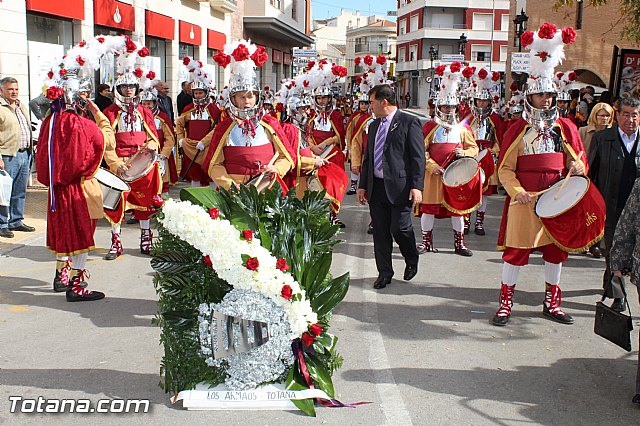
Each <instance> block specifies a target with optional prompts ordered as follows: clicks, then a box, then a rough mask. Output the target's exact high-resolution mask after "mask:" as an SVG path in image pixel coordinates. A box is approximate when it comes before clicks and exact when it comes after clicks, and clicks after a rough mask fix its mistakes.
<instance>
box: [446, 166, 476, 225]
mask: <svg viewBox="0 0 640 426" xmlns="http://www.w3.org/2000/svg"><path fill="white" fill-rule="evenodd" d="M483 175H484V172H483V171H482V169H481V168H480V165H479V164H478V162H477V161H476V160H475V159H474V158H471V157H462V158H458V159H457V160H455V161H453V162H452V163H451V164H450V165H449V166H448V167H447V168H446V170H445V171H444V173H443V174H442V199H443V200H442V204H443V205H444V206H445V208H446V209H447V210H449V211H450V212H452V213H456V214H467V213H471V212H472V211H474V210H476V209H477V208H478V207H480V205H481V204H482V182H483V180H484V179H483Z"/></svg>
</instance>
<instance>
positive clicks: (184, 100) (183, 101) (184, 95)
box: [176, 81, 193, 115]
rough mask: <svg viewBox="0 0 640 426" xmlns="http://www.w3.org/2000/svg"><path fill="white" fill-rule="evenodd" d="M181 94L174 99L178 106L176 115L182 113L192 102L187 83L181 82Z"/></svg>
mask: <svg viewBox="0 0 640 426" xmlns="http://www.w3.org/2000/svg"><path fill="white" fill-rule="evenodd" d="M180 87H182V92H180V93H179V94H178V98H177V99H176V103H177V106H178V115H181V114H182V113H183V112H184V109H185V108H186V107H187V105H189V104H190V103H191V102H193V97H192V96H191V87H190V86H189V82H188V81H183V82H182V85H181V86H180Z"/></svg>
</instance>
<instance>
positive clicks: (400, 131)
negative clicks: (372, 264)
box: [357, 84, 425, 289]
mask: <svg viewBox="0 0 640 426" xmlns="http://www.w3.org/2000/svg"><path fill="white" fill-rule="evenodd" d="M369 100H370V105H371V111H372V112H373V114H374V115H375V116H376V117H377V119H376V120H375V121H374V122H373V123H371V125H370V127H369V136H368V139H367V140H368V142H367V150H366V152H365V154H364V159H363V160H362V173H361V175H360V184H359V186H358V192H357V194H358V195H357V196H358V201H359V202H360V204H364V203H365V200H366V199H367V197H366V196H367V195H368V200H369V211H370V213H371V219H372V221H373V224H374V227H373V251H374V254H375V258H376V266H377V268H378V279H376V281H375V282H374V284H373V288H375V289H381V288H384V287H386V286H387V284H390V283H391V277H393V265H392V263H391V251H392V248H393V240H394V239H395V240H396V243H398V246H399V247H400V252H401V253H402V256H403V257H404V260H405V264H406V267H405V270H404V279H405V281H409V280H410V279H411V278H413V277H414V276H415V275H416V274H417V272H418V250H417V249H416V239H415V235H414V233H413V227H412V224H411V216H412V214H411V212H412V210H413V208H414V207H415V206H416V205H419V204H420V202H421V201H422V190H423V188H424V173H425V153H424V139H423V135H422V129H421V127H420V122H419V121H418V119H417V118H415V117H414V116H413V115H411V114H407V113H404V112H402V111H400V110H398V107H397V105H396V95H395V91H394V90H393V88H392V87H391V86H389V85H388V84H380V85H378V86H374V87H373V89H371V90H370V91H369Z"/></svg>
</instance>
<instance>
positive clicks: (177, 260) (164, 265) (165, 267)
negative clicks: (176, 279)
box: [151, 250, 193, 274]
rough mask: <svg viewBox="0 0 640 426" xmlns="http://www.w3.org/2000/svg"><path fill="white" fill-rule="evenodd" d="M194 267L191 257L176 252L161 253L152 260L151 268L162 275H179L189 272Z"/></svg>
mask: <svg viewBox="0 0 640 426" xmlns="http://www.w3.org/2000/svg"><path fill="white" fill-rule="evenodd" d="M192 266H193V263H192V261H191V258H190V257H189V255H187V254H186V253H183V252H180V251H175V250H171V251H169V250H167V251H161V252H159V253H157V254H156V255H155V256H154V257H153V259H151V267H152V268H153V270H154V271H156V272H160V273H176V274H179V273H181V272H185V271H188V270H189V269H191V267H192Z"/></svg>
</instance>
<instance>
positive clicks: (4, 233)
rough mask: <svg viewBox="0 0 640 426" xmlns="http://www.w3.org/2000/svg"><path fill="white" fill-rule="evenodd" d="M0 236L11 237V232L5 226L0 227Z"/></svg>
mask: <svg viewBox="0 0 640 426" xmlns="http://www.w3.org/2000/svg"><path fill="white" fill-rule="evenodd" d="M0 237H5V238H13V232H11V231H10V230H9V229H7V228H0Z"/></svg>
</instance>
